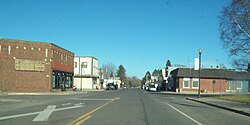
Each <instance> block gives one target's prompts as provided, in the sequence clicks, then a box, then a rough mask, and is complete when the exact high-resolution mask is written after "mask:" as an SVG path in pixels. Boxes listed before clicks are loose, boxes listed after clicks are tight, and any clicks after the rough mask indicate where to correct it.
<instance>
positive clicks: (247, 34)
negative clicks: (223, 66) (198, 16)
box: [219, 0, 250, 69]
mask: <svg viewBox="0 0 250 125" xmlns="http://www.w3.org/2000/svg"><path fill="white" fill-rule="evenodd" d="M219 18H220V28H219V30H220V38H221V40H222V42H223V47H224V48H226V49H227V50H228V52H229V56H230V57H231V58H232V60H233V65H234V66H235V68H237V69H247V64H248V63H249V62H250V0H232V2H231V4H230V5H229V6H227V7H224V8H223V10H222V12H221V16H220V17H219Z"/></svg>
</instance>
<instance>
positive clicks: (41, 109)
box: [0, 89, 250, 125]
mask: <svg viewBox="0 0 250 125" xmlns="http://www.w3.org/2000/svg"><path fill="white" fill-rule="evenodd" d="M249 123H250V118H249V117H246V116H243V115H239V114H236V113H232V112H229V111H226V110H222V109H218V108H215V107H211V106H208V105H205V104H200V103H197V102H193V101H190V100H186V97H185V96H183V95H182V96H181V95H167V94H159V93H154V92H147V91H144V90H141V89H126V90H115V91H103V92H89V93H83V94H80V95H60V96H59V95H44V96H41V95H40V96H31V95H29V96H14V95H12V96H0V124H2V125H13V124H20V125H36V124H37V125H40V124H42V125H47V124H51V125H62V124H65V125H66V124H68V125H73V124H75V125H79V124H85V125H118V124H119V125H167V124H169V125H172V124H175V125H201V124H203V125H215V124H216V125H230V124H232V125H235V124H239V125H248V124H249Z"/></svg>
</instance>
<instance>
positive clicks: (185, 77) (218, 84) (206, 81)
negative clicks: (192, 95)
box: [168, 68, 250, 93]
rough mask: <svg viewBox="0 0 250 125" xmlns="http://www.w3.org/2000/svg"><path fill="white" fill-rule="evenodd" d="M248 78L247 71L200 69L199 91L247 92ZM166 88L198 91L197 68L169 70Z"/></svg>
mask: <svg viewBox="0 0 250 125" xmlns="http://www.w3.org/2000/svg"><path fill="white" fill-rule="evenodd" d="M249 79H250V78H249V73H248V72H238V71H230V70H227V69H201V81H200V82H201V83H200V85H201V91H202V92H207V93H213V92H217V93H218V92H223V93H226V92H229V93H247V92H248V91H249ZM168 88H169V90H170V91H175V92H182V91H188V92H198V88H199V70H194V69H193V68H177V69H175V70H173V71H171V73H170V78H169V85H168Z"/></svg>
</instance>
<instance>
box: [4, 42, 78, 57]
mask: <svg viewBox="0 0 250 125" xmlns="http://www.w3.org/2000/svg"><path fill="white" fill-rule="evenodd" d="M0 41H3V42H6V41H7V42H11V41H15V42H27V43H41V44H50V45H52V46H56V47H58V48H61V49H63V50H65V51H67V52H70V53H73V52H71V51H69V50H66V49H64V48H62V47H60V46H58V45H56V44H54V43H50V42H39V41H29V40H17V39H9V38H0ZM73 54H74V53H73Z"/></svg>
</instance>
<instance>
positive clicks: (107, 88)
mask: <svg viewBox="0 0 250 125" xmlns="http://www.w3.org/2000/svg"><path fill="white" fill-rule="evenodd" d="M106 90H115V85H114V84H113V83H108V84H107V85H106Z"/></svg>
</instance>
